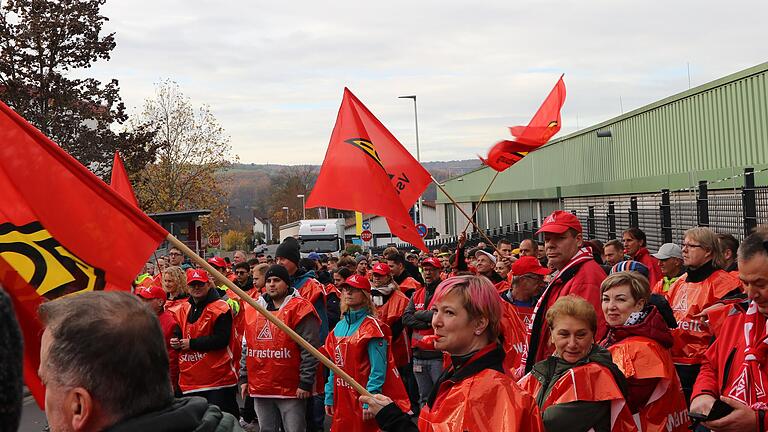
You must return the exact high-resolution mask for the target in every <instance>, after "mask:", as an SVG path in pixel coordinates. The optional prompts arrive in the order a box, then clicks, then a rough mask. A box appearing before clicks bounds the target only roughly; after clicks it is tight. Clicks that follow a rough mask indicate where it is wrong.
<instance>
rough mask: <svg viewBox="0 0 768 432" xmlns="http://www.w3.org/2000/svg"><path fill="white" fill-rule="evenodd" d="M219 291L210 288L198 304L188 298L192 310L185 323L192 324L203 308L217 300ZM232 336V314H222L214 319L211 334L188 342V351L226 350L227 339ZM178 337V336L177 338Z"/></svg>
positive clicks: (198, 317)
mask: <svg viewBox="0 0 768 432" xmlns="http://www.w3.org/2000/svg"><path fill="white" fill-rule="evenodd" d="M220 298H221V296H220V295H219V290H217V289H215V288H211V289H210V290H209V291H208V296H207V297H205V298H204V299H203V300H202V301H200V302H199V303H195V299H194V298H192V297H191V296H190V297H189V303H190V304H191V305H192V308H191V309H190V310H189V315H188V316H187V322H188V323H190V324H194V323H195V322H196V321H197V320H198V319H200V315H202V313H203V310H204V309H205V307H206V306H207V305H208V304H209V303H212V302H214V301H216V300H219V299H220ZM231 334H232V314H229V313H226V314H222V315H221V316H219V317H218V318H217V319H216V322H215V323H214V324H213V332H212V333H211V334H210V335H207V336H200V337H196V338H194V339H190V340H189V349H191V350H193V351H215V350H219V349H223V348H226V347H227V346H228V345H229V338H230V335H231ZM177 337H178V336H177Z"/></svg>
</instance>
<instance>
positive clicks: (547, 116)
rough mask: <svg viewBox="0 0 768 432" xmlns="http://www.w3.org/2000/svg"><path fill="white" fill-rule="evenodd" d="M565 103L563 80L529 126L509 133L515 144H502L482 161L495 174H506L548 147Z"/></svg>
mask: <svg viewBox="0 0 768 432" xmlns="http://www.w3.org/2000/svg"><path fill="white" fill-rule="evenodd" d="M563 103H565V82H564V81H563V76H562V75H561V76H560V79H559V80H557V83H556V84H555V87H554V88H553V89H552V91H550V92H549V95H548V96H547V98H546V99H544V102H543V103H542V104H541V106H540V107H539V109H538V111H536V114H534V115H533V118H532V119H531V121H530V122H529V123H528V126H514V127H511V128H510V132H511V133H512V135H513V136H514V137H515V140H514V141H500V142H498V143H496V145H494V146H493V147H492V148H491V150H490V151H489V152H488V157H487V158H486V159H483V158H480V159H481V160H482V161H483V162H484V163H485V164H486V165H488V166H489V167H491V168H493V169H495V170H496V171H504V170H505V169H507V168H509V167H510V166H512V165H514V164H515V163H517V162H518V161H520V159H522V158H523V157H525V155H526V154H528V153H530V152H532V151H534V150H536V149H537V148H539V147H541V146H543V145H544V144H546V143H547V141H549V140H550V139H551V138H552V137H553V136H554V135H555V134H556V133H558V132H559V131H560V127H561V119H560V110H561V109H562V107H563Z"/></svg>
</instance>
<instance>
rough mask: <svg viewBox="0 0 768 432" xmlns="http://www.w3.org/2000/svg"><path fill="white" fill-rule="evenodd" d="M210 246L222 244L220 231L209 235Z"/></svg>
mask: <svg viewBox="0 0 768 432" xmlns="http://www.w3.org/2000/svg"><path fill="white" fill-rule="evenodd" d="M208 246H210V247H214V248H217V247H219V246H221V236H220V235H219V233H213V234H211V235H209V236H208Z"/></svg>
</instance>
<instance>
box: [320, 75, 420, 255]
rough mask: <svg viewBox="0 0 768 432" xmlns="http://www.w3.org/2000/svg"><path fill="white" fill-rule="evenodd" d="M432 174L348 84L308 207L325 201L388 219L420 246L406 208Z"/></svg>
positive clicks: (395, 229)
mask: <svg viewBox="0 0 768 432" xmlns="http://www.w3.org/2000/svg"><path fill="white" fill-rule="evenodd" d="M431 181H432V177H431V176H430V174H429V172H427V170H425V169H424V167H422V166H421V164H420V163H419V162H417V161H416V159H414V157H413V156H412V155H411V154H410V153H409V152H408V150H406V149H405V148H404V147H403V145H402V144H400V142H399V141H398V140H397V138H395V137H394V136H393V135H392V134H391V133H390V132H389V131H388V130H387V128H385V127H384V125H383V124H382V123H381V122H380V121H379V120H378V119H377V118H376V117H375V116H374V115H373V114H372V113H371V112H370V111H369V110H368V108H366V107H365V106H364V105H363V103H362V102H360V100H359V99H357V97H355V95H353V94H352V92H351V91H349V89H347V88H345V89H344V97H343V99H342V102H341V107H340V108H339V113H338V116H337V118H336V125H335V126H334V128H333V133H332V134H331V140H330V143H329V144H328V150H327V151H326V153H325V160H324V161H323V165H322V167H321V168H320V174H319V176H318V178H317V182H316V183H315V186H314V188H313V189H312V193H311V194H310V196H309V198H308V199H307V204H306V206H307V208H312V207H320V206H328V207H333V208H338V209H344V210H355V211H359V212H364V213H372V214H375V215H379V216H383V217H385V218H387V223H388V225H389V228H390V231H391V232H392V234H393V235H395V236H397V237H399V238H400V239H401V240H403V241H406V242H408V243H410V244H412V245H414V246H416V247H418V248H419V249H421V250H424V251H426V250H427V248H426V246H425V245H424V241H423V240H422V239H421V237H420V236H419V234H418V232H417V231H416V227H415V225H414V224H413V221H412V220H411V219H410V216H409V215H408V209H409V208H411V207H412V206H413V204H414V203H415V202H416V200H417V199H418V198H419V196H421V194H422V193H424V190H425V189H426V188H427V186H428V185H429V183H430V182H431Z"/></svg>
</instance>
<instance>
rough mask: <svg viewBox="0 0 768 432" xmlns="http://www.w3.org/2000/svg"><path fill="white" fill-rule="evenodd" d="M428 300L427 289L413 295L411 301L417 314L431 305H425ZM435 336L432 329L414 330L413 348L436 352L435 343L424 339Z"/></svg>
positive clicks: (412, 334)
mask: <svg viewBox="0 0 768 432" xmlns="http://www.w3.org/2000/svg"><path fill="white" fill-rule="evenodd" d="M426 299H427V289H426V288H419V289H417V290H416V292H414V293H413V297H411V300H413V306H414V309H415V310H416V311H417V312H418V311H423V310H427V308H428V307H429V305H427V304H424V302H425V301H426ZM433 334H435V331H434V330H433V329H432V327H430V328H428V329H413V332H412V333H411V347H413V348H419V349H423V350H427V351H434V350H435V345H434V342H427V341H426V340H425V339H424V337H425V336H431V335H433Z"/></svg>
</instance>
